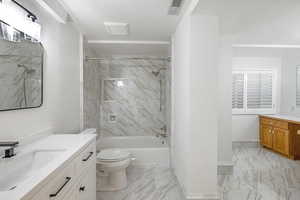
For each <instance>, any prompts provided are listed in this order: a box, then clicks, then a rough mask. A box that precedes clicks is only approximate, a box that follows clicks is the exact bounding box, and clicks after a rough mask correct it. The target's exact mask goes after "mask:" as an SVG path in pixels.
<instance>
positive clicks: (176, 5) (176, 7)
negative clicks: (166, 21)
mask: <svg viewBox="0 0 300 200" xmlns="http://www.w3.org/2000/svg"><path fill="white" fill-rule="evenodd" d="M182 2H183V0H172V4H171V6H170V8H169V13H168V14H169V15H178V14H179V11H180V7H181V5H182Z"/></svg>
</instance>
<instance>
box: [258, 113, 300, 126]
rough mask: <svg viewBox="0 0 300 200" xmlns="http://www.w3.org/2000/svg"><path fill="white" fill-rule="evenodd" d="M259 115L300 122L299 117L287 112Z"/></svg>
mask: <svg viewBox="0 0 300 200" xmlns="http://www.w3.org/2000/svg"><path fill="white" fill-rule="evenodd" d="M260 116H261V117H267V118H272V119H280V120H285V121H288V122H291V123H295V124H300V117H299V116H295V115H289V114H274V115H260Z"/></svg>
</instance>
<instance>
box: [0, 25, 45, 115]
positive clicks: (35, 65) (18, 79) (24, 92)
mask: <svg viewBox="0 0 300 200" xmlns="http://www.w3.org/2000/svg"><path fill="white" fill-rule="evenodd" d="M43 51H44V50H43V47H42V45H41V43H39V42H38V41H36V40H35V39H34V38H31V37H30V36H28V35H26V34H24V33H22V32H20V31H18V30H16V29H13V28H12V27H10V26H9V25H7V24H5V23H4V22H0V111H7V110H17V109H28V108H36V107H40V106H42V103H43Z"/></svg>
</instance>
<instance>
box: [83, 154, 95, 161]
mask: <svg viewBox="0 0 300 200" xmlns="http://www.w3.org/2000/svg"><path fill="white" fill-rule="evenodd" d="M93 154H94V152H90V154H89V155H88V157H86V158H84V159H82V161H83V162H86V161H88V160H89V159H90V158H91V157H92V155H93Z"/></svg>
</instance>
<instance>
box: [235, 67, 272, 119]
mask: <svg viewBox="0 0 300 200" xmlns="http://www.w3.org/2000/svg"><path fill="white" fill-rule="evenodd" d="M234 73H243V74H244V94H243V108H232V115H257V114H276V110H277V101H276V100H277V98H276V97H277V84H276V83H277V70H276V69H274V68H273V69H270V68H267V69H260V70H257V69H255V70H233V71H232V74H234ZM249 73H272V108H271V109H267V108H261V109H248V107H247V81H248V74H249Z"/></svg>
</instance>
